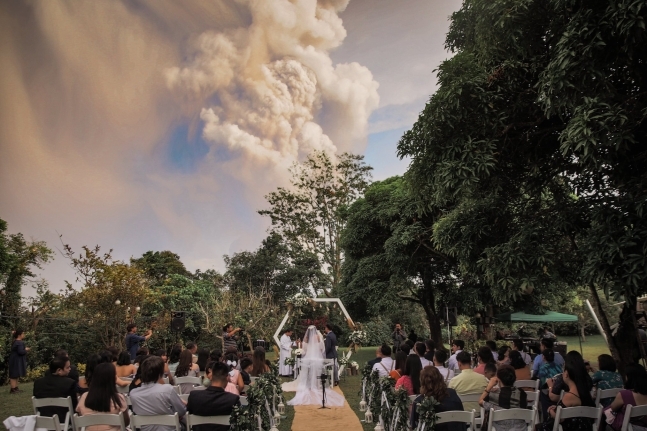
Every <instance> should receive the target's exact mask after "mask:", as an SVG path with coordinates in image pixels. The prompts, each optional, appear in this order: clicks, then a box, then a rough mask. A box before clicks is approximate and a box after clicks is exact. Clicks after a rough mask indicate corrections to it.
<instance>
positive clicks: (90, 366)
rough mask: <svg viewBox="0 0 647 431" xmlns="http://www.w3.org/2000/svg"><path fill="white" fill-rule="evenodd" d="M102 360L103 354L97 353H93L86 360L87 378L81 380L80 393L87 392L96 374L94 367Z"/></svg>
mask: <svg viewBox="0 0 647 431" xmlns="http://www.w3.org/2000/svg"><path fill="white" fill-rule="evenodd" d="M100 362H101V356H99V355H98V354H96V353H93V354H92V355H90V356H89V357H88V359H86V361H85V379H81V380H79V386H80V389H81V390H80V391H79V392H80V393H83V392H86V391H87V390H88V388H89V387H90V383H91V382H92V375H93V374H94V369H95V368H96V366H97V365H99V363H100Z"/></svg>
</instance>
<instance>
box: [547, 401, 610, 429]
mask: <svg viewBox="0 0 647 431" xmlns="http://www.w3.org/2000/svg"><path fill="white" fill-rule="evenodd" d="M601 415H602V407H582V406H579V407H567V408H564V407H562V406H558V407H557V412H556V413H555V424H554V425H553V431H563V429H562V426H561V425H560V422H561V421H562V420H564V419H569V418H589V419H594V422H593V426H592V428H591V431H597V429H598V425H599V423H600V416H601Z"/></svg>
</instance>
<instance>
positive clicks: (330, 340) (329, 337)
mask: <svg viewBox="0 0 647 431" xmlns="http://www.w3.org/2000/svg"><path fill="white" fill-rule="evenodd" d="M324 332H325V333H326V341H325V345H326V359H334V372H333V376H334V379H335V386H337V385H338V384H339V375H338V374H337V373H338V368H337V336H336V335H335V333H334V332H333V331H332V325H331V324H330V323H326V327H325V328H324Z"/></svg>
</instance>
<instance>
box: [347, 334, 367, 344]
mask: <svg viewBox="0 0 647 431" xmlns="http://www.w3.org/2000/svg"><path fill="white" fill-rule="evenodd" d="M349 338H350V341H351V342H352V343H353V344H359V345H366V343H368V335H367V334H366V331H353V332H352V333H351V334H350V337H349Z"/></svg>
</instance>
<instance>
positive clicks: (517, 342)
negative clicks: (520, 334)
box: [512, 338, 532, 365]
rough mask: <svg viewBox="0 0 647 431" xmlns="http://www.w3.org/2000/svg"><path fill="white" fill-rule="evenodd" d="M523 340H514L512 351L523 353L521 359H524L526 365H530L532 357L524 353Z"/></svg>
mask: <svg viewBox="0 0 647 431" xmlns="http://www.w3.org/2000/svg"><path fill="white" fill-rule="evenodd" d="M523 348H524V346H523V340H521V339H520V338H516V339H514V340H512V350H516V351H517V352H519V353H521V357H522V358H523V361H524V362H525V363H526V365H530V363H531V362H532V357H531V356H530V355H529V354H528V353H526V352H524V351H523Z"/></svg>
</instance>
